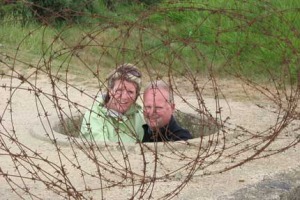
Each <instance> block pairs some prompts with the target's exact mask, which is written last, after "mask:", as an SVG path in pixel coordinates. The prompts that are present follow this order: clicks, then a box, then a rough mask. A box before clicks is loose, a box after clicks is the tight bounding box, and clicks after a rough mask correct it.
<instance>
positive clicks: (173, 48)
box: [0, 2, 300, 199]
mask: <svg viewBox="0 0 300 200" xmlns="http://www.w3.org/2000/svg"><path fill="white" fill-rule="evenodd" d="M247 3H249V2H247ZM253 6H260V5H256V4H255V5H253ZM265 6H268V7H267V8H268V9H270V11H269V12H267V9H265V10H264V12H262V13H256V12H255V11H253V10H244V11H239V10H238V9H236V10H235V9H225V8H217V7H211V8H209V7H205V6H203V5H202V4H196V3H195V4H194V6H190V5H189V6H184V5H181V4H180V5H179V4H178V5H177V6H176V4H173V5H172V6H165V7H151V9H149V10H147V12H145V13H143V14H142V15H140V17H139V19H137V20H123V21H114V19H112V20H111V21H109V23H103V24H102V23H100V22H99V23H98V22H97V23H95V24H89V25H88V28H85V27H83V26H82V27H80V30H78V29H79V27H77V26H76V27H74V26H66V27H63V28H61V29H52V28H51V27H50V26H49V24H48V23H47V21H45V20H47V19H43V20H44V22H45V23H44V24H46V25H41V26H40V27H38V28H35V29H33V30H31V31H30V32H28V33H26V34H25V35H24V37H23V38H22V40H21V41H19V43H18V44H16V45H15V46H12V45H10V46H6V44H5V43H3V46H2V47H0V48H1V49H0V50H1V51H0V65H1V71H0V72H1V74H0V76H1V79H0V80H1V86H0V88H1V89H0V90H1V96H2V97H1V104H0V105H1V106H0V109H1V113H0V125H1V126H0V127H1V128H0V155H1V165H0V175H1V177H3V179H4V180H5V184H1V185H6V186H5V187H7V189H9V190H11V191H12V192H13V193H14V194H15V195H17V196H18V197H19V198H20V199H44V198H45V197H49V198H55V197H56V198H64V199H99V198H101V199H105V198H113V197H114V198H118V197H121V198H122V199H123V198H129V199H151V198H153V199H172V198H175V197H176V196H178V195H179V194H180V192H181V191H182V190H183V189H184V188H185V187H186V186H187V184H189V182H190V181H191V180H193V179H194V178H195V177H203V176H206V175H211V174H215V173H222V172H225V171H228V170H231V169H233V168H236V167H238V166H242V165H243V164H245V163H247V162H251V161H253V160H256V159H261V158H264V157H268V156H272V155H274V154H278V153H281V152H283V151H285V150H287V149H289V148H292V147H294V146H296V145H298V144H299V142H300V135H299V116H300V115H299V108H298V101H299V84H297V83H298V80H299V76H300V75H299V74H298V75H296V82H297V83H296V84H295V83H293V80H294V79H295V77H294V75H293V74H291V73H290V67H292V66H294V65H297V66H299V61H297V60H296V61H295V62H292V61H290V60H289V59H290V57H288V56H287V55H278V57H281V58H282V62H283V64H282V66H280V67H282V68H283V70H282V72H281V73H274V72H272V71H271V70H270V72H269V73H268V74H266V75H265V76H266V77H265V80H268V81H267V83H264V80H257V79H255V77H254V78H253V76H249V74H244V72H243V67H244V66H243V65H241V64H240V63H239V59H240V57H241V56H247V55H248V54H247V51H249V48H253V49H254V51H255V50H261V49H264V48H268V47H267V46H265V44H264V42H263V41H260V40H252V39H253V38H247V37H246V38H243V37H239V36H238V35H237V37H236V39H235V40H234V41H230V40H229V39H228V40H226V39H224V37H225V36H224V35H226V33H237V34H238V32H244V33H247V32H249V34H250V33H254V31H257V32H255V33H254V34H258V33H260V35H259V37H262V38H273V39H275V40H278V41H280V42H282V44H284V45H286V46H287V49H288V50H290V51H291V52H292V56H291V57H295V58H297V57H299V47H297V46H296V44H294V43H293V39H292V38H289V35H293V34H294V35H296V34H297V33H298V31H299V30H297V29H296V28H295V27H294V26H293V25H292V24H289V22H288V21H287V20H286V19H285V16H284V12H287V11H285V10H276V9H275V8H274V7H272V6H271V5H268V4H265ZM172 12H174V13H175V12H178V13H181V12H186V13H190V12H199V13H200V15H201V14H203V13H209V14H208V15H204V14H203V18H199V19H197V20H198V23H195V24H194V26H193V27H188V26H190V25H191V24H188V25H186V26H185V25H182V26H183V28H182V30H181V31H183V30H184V29H187V28H188V30H189V34H188V35H186V32H182V33H180V31H178V30H177V31H174V30H173V29H174V27H175V26H174V24H172V23H170V24H166V25H165V26H161V25H156V24H155V23H150V22H151V21H150V18H151V17H155V15H156V14H161V13H168V14H169V15H171V14H172ZM174 13H173V14H174ZM77 14H82V13H77ZM271 14H272V15H275V16H273V17H276V18H277V19H278V20H281V22H282V23H285V25H287V27H289V28H290V29H289V30H288V33H289V34H287V36H286V35H284V34H282V33H281V32H280V30H279V29H278V30H277V31H278V32H275V30H276V29H272V30H273V31H274V32H269V30H268V27H266V25H267V26H272V24H268V23H262V21H267V20H269V16H270V15H271ZM205 16H206V17H205ZM211 16H215V17H216V18H212V17H211ZM93 17H94V19H99V20H101V19H102V18H104V16H98V15H95V14H94V15H93ZM179 17H180V16H179ZM222 17H224V18H229V19H231V20H232V21H231V22H235V23H233V25H232V26H229V25H228V26H227V25H226V24H225V25H224V24H222ZM210 19H213V20H216V24H218V25H217V27H216V28H217V29H216V30H213V31H212V33H214V34H215V36H214V40H211V39H208V35H205V33H203V34H198V35H196V34H194V32H197V31H199V30H201V27H202V26H205V22H206V20H210ZM195 20H196V19H195ZM174 23H178V22H174ZM252 27H256V28H258V29H259V30H256V28H254V29H252ZM54 30H55V31H56V32H55V34H54V37H52V39H51V36H49V35H48V31H54ZM73 31H79V32H80V35H81V37H80V38H73V37H72V32H73ZM38 33H42V34H41V35H39V34H38ZM179 33H180V34H179ZM77 36H78V35H77ZM199 36H201V37H203V38H201V37H199ZM33 37H36V38H35V39H33V40H37V41H36V42H37V43H39V44H40V45H39V46H40V49H39V50H40V54H38V56H37V55H36V54H35V55H32V54H31V53H30V52H28V51H27V50H26V49H24V48H25V47H26V46H27V45H26V43H27V42H30V41H31V42H32V41H33V40H32V38H33ZM260 42H261V43H260ZM298 42H299V39H298ZM233 44H234V45H236V49H235V50H232V51H234V53H232V54H228V55H226V51H225V49H226V50H228V49H229V48H231V47H232V45H233ZM245 44H247V45H245ZM278 44H279V42H278ZM269 51H270V52H271V53H274V54H276V53H277V51H276V50H275V49H274V50H273V51H272V50H270V49H269ZM287 54H288V53H287ZM249 55H250V54H249ZM253 55H254V54H253ZM254 56H255V55H254ZM254 56H253V57H249V58H248V59H246V60H249V62H250V63H251V65H256V64H257V63H258V62H256V60H255V59H256V58H255V57H254ZM284 56H287V57H284ZM284 61H285V62H284ZM127 62H131V63H134V64H136V65H137V66H140V68H141V70H142V71H143V76H144V80H143V82H144V83H143V84H145V83H146V82H148V81H154V80H157V79H161V78H162V79H164V80H166V82H168V83H169V84H170V85H171V86H172V89H173V91H174V93H175V96H176V99H175V100H176V102H177V105H178V109H179V111H178V112H179V113H178V114H177V117H178V118H183V120H181V121H180V119H178V120H179V121H180V122H181V123H182V124H183V125H186V126H188V127H186V128H188V129H191V130H193V131H192V133H193V135H194V139H192V140H188V141H181V142H162V143H137V144H126V143H123V142H122V141H120V142H118V143H112V142H97V141H89V140H87V139H84V138H82V137H79V136H78V134H80V126H81V120H82V115H83V114H84V113H85V112H86V111H87V110H88V109H89V108H90V106H91V105H92V104H93V103H95V101H96V98H97V96H99V95H101V94H102V93H103V91H105V90H106V89H107V88H106V80H105V76H106V75H107V73H108V72H109V71H111V70H112V69H114V68H115V66H117V65H118V64H120V63H127ZM232 66H236V68H234V69H232V68H231V67H232ZM246 67H247V66H246ZM248 67H249V66H248ZM216 69H217V70H216ZM218 69H222V70H223V71H224V73H225V74H226V76H225V78H222V75H219V74H218ZM219 71H221V70H219ZM249 71H251V70H249ZM258 71H259V70H258ZM261 71H263V70H261ZM254 73H256V72H254ZM228 79H230V80H228ZM224 80H225V81H224ZM231 81H232V82H231ZM138 101H139V102H141V101H142V99H138ZM239 103H240V104H242V105H243V106H244V107H242V108H240V107H237V105H240V104H239ZM180 111H181V112H180ZM250 111H251V112H252V114H251V113H250V114H249V113H248V112H250ZM184 120H185V121H184ZM197 130H198V131H197ZM34 136H35V137H34ZM37 138H39V139H41V140H38V139H37ZM283 140H284V141H285V142H280V143H279V141H283ZM168 182H172V183H174V184H172V185H171V184H169V185H168ZM162 187H164V188H163V189H162ZM119 190H121V191H122V194H117V193H116V191H119ZM41 191H43V192H44V193H43V194H41Z"/></svg>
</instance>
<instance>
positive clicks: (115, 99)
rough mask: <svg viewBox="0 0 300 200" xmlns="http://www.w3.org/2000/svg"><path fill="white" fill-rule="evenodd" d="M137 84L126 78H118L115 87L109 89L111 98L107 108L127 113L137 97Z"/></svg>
mask: <svg viewBox="0 0 300 200" xmlns="http://www.w3.org/2000/svg"><path fill="white" fill-rule="evenodd" d="M136 89H137V88H136V86H135V84H134V83H131V82H128V81H126V80H116V81H115V84H114V87H113V88H112V89H110V90H109V95H110V97H111V98H110V100H109V102H108V103H107V105H106V106H107V108H109V109H112V110H115V111H117V112H119V113H125V112H126V111H127V110H129V108H130V107H131V105H132V104H133V103H135V100H136V97H137V91H136Z"/></svg>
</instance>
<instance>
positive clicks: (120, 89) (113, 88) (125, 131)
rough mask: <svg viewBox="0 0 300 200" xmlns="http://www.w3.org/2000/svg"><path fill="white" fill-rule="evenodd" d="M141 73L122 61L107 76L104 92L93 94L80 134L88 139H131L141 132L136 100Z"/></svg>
mask: <svg viewBox="0 0 300 200" xmlns="http://www.w3.org/2000/svg"><path fill="white" fill-rule="evenodd" d="M141 78H142V74H141V72H140V71H139V70H138V69H137V67H136V66H134V65H132V64H129V63H126V64H123V65H120V66H119V67H117V68H116V69H115V70H114V71H113V72H112V73H110V75H109V76H108V78H107V81H108V85H107V93H106V94H105V95H104V96H102V97H100V98H97V99H96V101H95V102H94V103H93V105H92V108H91V109H90V110H88V111H87V112H86V113H85V115H84V118H83V120H82V124H81V136H83V137H84V138H86V139H88V140H92V141H103V142H121V143H135V142H141V141H142V139H143V136H144V131H143V128H142V125H143V124H144V123H145V121H144V118H143V112H142V107H141V106H140V105H138V104H137V103H136V100H137V98H138V96H139V94H140V89H141Z"/></svg>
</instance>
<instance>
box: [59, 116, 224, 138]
mask: <svg viewBox="0 0 300 200" xmlns="http://www.w3.org/2000/svg"><path fill="white" fill-rule="evenodd" d="M174 116H175V118H176V120H177V122H178V123H179V124H180V125H181V126H182V127H183V128H185V129H188V130H189V131H190V132H191V133H192V135H193V138H198V137H200V136H206V135H211V134H213V133H216V132H217V131H218V129H219V124H218V123H217V122H216V120H215V119H213V118H208V117H199V116H198V115H195V114H190V113H185V112H182V111H179V110H176V112H175V113H174ZM82 117H83V116H75V117H73V118H69V119H64V120H60V121H59V123H58V124H55V125H54V127H53V130H54V131H56V132H58V133H61V134H64V135H68V136H71V137H78V136H79V135H80V126H81V122H82Z"/></svg>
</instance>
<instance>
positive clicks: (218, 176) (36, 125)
mask: <svg viewBox="0 0 300 200" xmlns="http://www.w3.org/2000/svg"><path fill="white" fill-rule="evenodd" d="M201 81H202V80H199V84H200V85H202V83H203V82H201ZM185 82H186V80H184V79H178V80H176V83H177V84H178V85H180V86H181V87H180V88H179V89H178V92H180V93H178V94H180V96H177V97H176V105H177V108H178V109H179V110H182V111H184V112H191V113H193V112H195V110H197V108H199V107H201V105H203V104H201V105H200V106H199V98H197V97H196V96H195V94H194V93H193V89H192V88H191V87H190V86H189V85H188V84H185ZM70 83H71V80H70ZM218 84H219V85H218V87H219V89H221V90H220V91H222V92H223V93H224V94H225V96H226V97H227V98H226V99H224V98H222V97H221V96H220V99H219V101H216V100H215V99H214V95H215V94H214V93H213V92H212V89H213V87H212V86H209V85H207V86H206V87H205V89H204V90H203V91H202V92H203V93H202V95H203V101H204V103H205V106H206V108H207V110H208V111H209V112H211V113H213V115H217V114H218V116H220V117H221V118H222V120H225V119H226V124H225V127H226V138H225V139H224V137H222V136H218V137H219V140H218V144H213V145H211V146H210V147H211V149H206V150H205V151H203V152H205V153H206V154H210V156H206V157H205V156H204V155H203V154H201V155H199V152H202V151H201V150H199V149H201V148H200V146H202V147H203V148H205V147H207V145H208V144H209V143H210V142H211V143H215V142H216V141H217V140H216V137H217V136H210V137H208V138H204V139H203V138H201V139H200V138H195V139H193V140H191V141H190V145H187V144H183V143H180V144H174V146H173V147H170V146H168V145H167V144H158V145H157V146H155V145H154V144H151V145H148V147H149V148H150V149H154V150H155V149H156V150H157V151H160V152H159V153H158V154H157V155H156V156H157V157H155V155H154V154H153V152H154V151H151V150H148V151H145V152H144V154H142V153H141V149H143V148H141V147H140V146H139V145H127V146H126V147H124V148H125V151H126V153H125V154H124V151H122V149H121V150H120V149H118V147H117V145H115V144H108V145H107V144H99V146H100V150H99V151H97V155H95V157H97V158H98V159H99V163H100V165H98V166H101V167H100V169H99V168H97V165H95V160H93V159H91V158H89V157H88V155H91V151H89V150H82V149H81V148H80V145H78V144H82V143H80V142H81V141H78V143H76V141H71V142H70V140H68V138H67V137H66V136H65V135H60V134H58V133H56V132H53V130H51V128H50V127H52V126H53V125H54V123H56V122H57V119H58V116H61V115H60V114H61V112H57V109H56V108H58V107H59V108H60V109H61V110H62V111H63V112H64V114H65V116H71V115H76V114H78V110H81V111H82V112H83V111H84V110H85V108H87V107H89V105H91V103H92V98H91V97H93V96H94V95H95V94H96V93H97V87H96V84H92V83H90V82H89V81H86V82H81V83H74V84H71V85H66V84H64V83H62V82H59V83H56V85H55V86H56V87H55V93H54V90H53V88H51V84H50V81H49V80H48V79H47V78H41V79H38V80H35V79H32V80H29V83H28V82H27V83H26V82H25V83H21V82H20V81H19V80H17V79H13V80H12V79H5V78H2V79H0V85H1V86H2V87H1V88H0V93H1V98H0V117H1V124H0V125H1V126H0V136H1V137H0V142H1V143H0V144H1V148H0V173H1V174H2V175H1V176H0V185H1V187H0V194H1V199H10V200H11V199H21V198H24V199H68V198H70V199H75V197H69V196H68V195H67V194H69V195H72V194H74V193H75V192H74V188H75V189H76V190H77V191H79V192H80V191H81V192H82V194H83V196H81V197H76V198H77V199H88V198H92V199H128V198H133V199H150V198H153V199H168V198H169V196H168V195H167V194H168V193H170V194H171V196H170V198H173V199H200V200H203V199H211V200H212V199H257V198H256V197H255V195H253V194H257V193H258V192H253V191H255V190H256V191H260V190H263V187H254V185H256V186H257V185H258V186H259V184H260V183H262V182H264V181H266V180H277V179H276V177H278V176H279V175H280V174H289V173H292V172H294V171H295V170H298V169H299V168H300V156H299V155H300V145H299V144H297V145H295V146H293V147H291V148H288V149H286V150H284V151H280V153H276V154H274V155H272V156H268V157H265V158H259V159H252V158H251V157H252V156H253V155H254V154H255V153H256V150H257V149H259V148H260V149H263V150H264V151H263V152H262V153H261V154H260V155H262V156H263V155H267V154H272V152H277V149H282V148H284V147H286V146H288V145H289V144H291V143H293V142H294V141H295V140H298V141H299V137H300V132H299V130H298V129H299V125H300V123H299V121H297V120H294V121H291V122H290V123H289V126H287V127H285V129H284V130H283V131H281V132H280V134H279V135H277V137H274V139H272V140H269V141H271V144H270V145H269V146H266V147H265V148H264V147H263V146H264V145H265V144H266V142H264V141H263V142H262V143H261V145H258V146H256V148H257V149H255V148H248V147H249V146H251V145H254V144H257V143H258V142H259V141H260V140H261V141H262V138H260V137H258V138H252V137H250V136H249V135H252V134H253V133H258V132H263V131H264V130H265V134H267V133H268V132H272V131H275V130H276V128H278V129H279V128H281V127H280V123H278V121H280V120H281V119H282V118H281V116H279V115H278V114H277V113H276V112H274V111H276V109H277V108H276V105H275V104H274V103H272V102H271V101H268V98H265V97H264V96H262V94H261V93H259V92H258V91H257V90H252V89H249V88H248V89H247V91H248V93H247V95H245V93H244V92H243V91H244V90H245V87H246V86H245V85H244V84H242V83H240V82H237V81H234V80H218ZM6 86H7V87H6ZM66 86H68V90H66V89H65V88H66ZM72 86H76V87H77V88H72ZM30 88H36V91H39V92H38V93H37V92H36V91H33V90H31V89H30ZM207 88H208V89H207ZM66 91H67V92H66ZM53 94H55V96H56V97H59V98H53V97H54V96H53ZM88 95H90V96H88ZM139 101H140V100H139ZM8 102H11V104H8ZM70 102H72V103H70ZM58 105H59V106H58ZM75 105H77V107H76V106H75ZM262 107H263V108H262ZM216 108H221V115H219V113H218V112H216ZM277 123H278V125H277V126H274V124H277ZM238 127H243V130H244V129H246V130H247V132H243V131H241V129H238ZM47 134H48V136H47ZM270 137H271V136H270ZM50 138H52V141H51V140H50ZM250 138H252V139H250ZM53 139H55V141H56V142H57V143H56V144H55V143H53ZM238 141H244V142H243V143H239V142H238ZM235 143H236V144H239V145H234V144H235ZM247 143H248V144H247ZM171 146H172V145H171ZM144 148H145V147H144ZM87 149H88V148H87ZM243 150H245V151H243ZM124 155H125V156H126V159H125V158H124ZM217 157H218V158H217ZM258 157H259V156H256V157H255V158H258ZM182 158H185V159H182ZM201 158H205V159H204V160H203V161H201ZM250 158H251V159H250ZM248 159H249V160H250V161H248ZM193 160H197V161H193ZM155 161H157V163H159V164H157V165H155V163H156V162H155ZM243 161H248V162H246V163H245V164H241V163H242V162H243ZM145 162H146V163H148V164H147V172H143V169H144V168H143V166H145ZM236 164H237V165H238V167H235V168H233V169H230V170H228V171H225V172H222V173H217V172H218V171H220V170H221V171H222V170H224V169H226V168H228V169H229V168H230V167H232V166H234V165H236ZM62 166H63V167H62ZM195 166H196V167H195ZM40 168H41V169H42V170H40ZM124 168H126V170H128V171H130V172H134V173H135V174H133V173H132V174H131V173H126V172H123V171H122V169H124ZM97 170H102V171H101V173H100V174H102V175H103V177H102V181H100V180H99V177H96V176H93V175H95V174H97V173H96V172H99V171H97ZM113 172H115V173H113ZM189 172H191V174H189ZM63 174H64V175H63ZM124 174H126V176H127V178H128V177H129V178H128V179H126V178H124ZM165 174H170V177H166V176H165ZM141 175H144V176H146V175H147V177H152V178H153V180H152V181H151V180H149V181H148V182H145V183H144V184H141V180H143V179H142V178H141ZM130 177H132V178H130ZM159 177H162V178H161V179H159ZM144 178H145V177H144ZM283 179H285V178H283ZM286 179H289V178H288V176H286ZM281 180H282V179H281ZM299 181H300V180H299V179H298V180H294V182H293V183H295V184H299ZM54 182H55V184H54ZM182 184H183V185H182ZM53 185H55V187H54V186H53ZM66 185H72V186H73V187H72V188H68V187H66ZM141 185H144V188H143V187H142V186H141ZM292 186H294V185H289V187H287V188H284V186H282V188H283V189H282V190H281V192H277V193H276V192H272V190H271V192H270V193H265V194H262V195H265V196H264V197H263V198H260V199H280V195H281V194H282V193H284V192H288V191H290V190H291V189H292V188H293V187H292ZM279 187H281V186H279ZM101 188H102V189H101ZM247 188H252V193H251V192H250V191H249V189H248V190H247ZM273 188H275V187H273ZM275 189H276V188H275ZM13 190H15V192H13ZM25 191H28V192H27V193H26V192H25ZM241 191H243V192H241ZM240 193H245V194H244V196H241V194H240ZM247 193H248V194H249V195H248V196H246V197H245V195H246V194H247ZM250 194H251V195H252V196H251V195H250ZM173 195H174V196H173Z"/></svg>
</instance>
